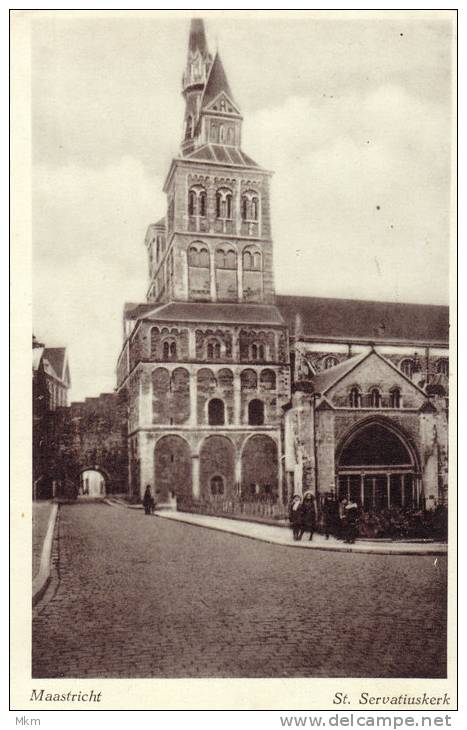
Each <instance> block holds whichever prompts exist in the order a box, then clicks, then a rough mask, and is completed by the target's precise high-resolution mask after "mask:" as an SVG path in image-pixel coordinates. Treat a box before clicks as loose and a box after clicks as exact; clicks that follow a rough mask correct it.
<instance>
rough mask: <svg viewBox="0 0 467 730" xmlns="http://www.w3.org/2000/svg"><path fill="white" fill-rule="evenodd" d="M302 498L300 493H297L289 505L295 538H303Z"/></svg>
mask: <svg viewBox="0 0 467 730" xmlns="http://www.w3.org/2000/svg"><path fill="white" fill-rule="evenodd" d="M301 508H302V499H301V497H300V496H299V495H298V494H295V495H294V496H293V498H292V501H291V503H290V507H289V521H290V526H291V528H292V535H293V539H294V540H301V537H302V534H303V533H301V520H302V509H301Z"/></svg>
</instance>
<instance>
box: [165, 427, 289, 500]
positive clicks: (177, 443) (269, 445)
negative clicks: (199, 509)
mask: <svg viewBox="0 0 467 730" xmlns="http://www.w3.org/2000/svg"><path fill="white" fill-rule="evenodd" d="M195 459H199V490H200V499H202V500H208V501H211V500H213V499H214V500H215V499H217V498H223V499H235V498H244V499H248V498H258V497H264V496H268V497H270V498H273V499H274V498H277V496H278V486H279V478H278V477H279V461H278V450H277V444H276V442H275V441H274V440H273V439H272V438H271V437H270V436H266V435H263V434H257V435H254V436H251V437H250V438H249V439H247V440H246V441H245V443H244V444H243V446H242V448H240V449H237V448H236V446H235V445H234V443H233V442H232V441H231V440H230V439H229V438H228V437H227V436H221V435H212V436H208V437H207V438H206V439H205V440H204V441H203V443H202V445H201V448H200V451H199V455H198V454H197V455H192V452H191V448H190V446H189V444H188V442H187V441H186V440H185V439H184V438H183V437H182V436H178V435H169V436H163V437H162V438H160V439H159V440H158V441H157V443H156V445H155V448H154V484H155V489H156V492H157V495H158V499H160V500H161V501H164V500H167V499H169V498H170V497H171V496H177V497H179V498H183V497H185V498H190V497H191V496H192V494H193V462H194V461H195Z"/></svg>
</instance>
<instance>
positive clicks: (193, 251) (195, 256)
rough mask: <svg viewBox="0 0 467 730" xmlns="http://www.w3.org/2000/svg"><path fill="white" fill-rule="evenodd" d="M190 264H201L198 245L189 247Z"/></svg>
mask: <svg viewBox="0 0 467 730" xmlns="http://www.w3.org/2000/svg"><path fill="white" fill-rule="evenodd" d="M188 265H189V266H199V253H198V249H197V248H196V246H190V248H189V249H188Z"/></svg>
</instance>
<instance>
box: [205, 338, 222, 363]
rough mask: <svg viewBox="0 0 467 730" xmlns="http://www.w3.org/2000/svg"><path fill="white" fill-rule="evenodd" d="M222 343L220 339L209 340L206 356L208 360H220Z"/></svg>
mask: <svg viewBox="0 0 467 730" xmlns="http://www.w3.org/2000/svg"><path fill="white" fill-rule="evenodd" d="M221 352H222V351H221V343H220V342H219V340H209V342H208V343H207V346H206V356H207V359H208V360H220V357H221Z"/></svg>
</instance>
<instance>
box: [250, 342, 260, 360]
mask: <svg viewBox="0 0 467 730" xmlns="http://www.w3.org/2000/svg"><path fill="white" fill-rule="evenodd" d="M250 352H251V359H252V360H257V359H258V345H256V344H255V343H253V344H252V346H251V350H250Z"/></svg>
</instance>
